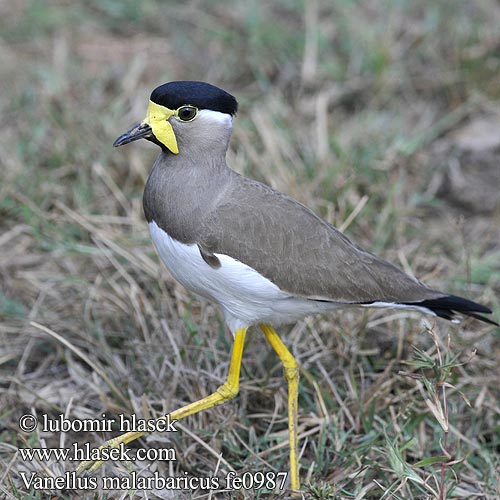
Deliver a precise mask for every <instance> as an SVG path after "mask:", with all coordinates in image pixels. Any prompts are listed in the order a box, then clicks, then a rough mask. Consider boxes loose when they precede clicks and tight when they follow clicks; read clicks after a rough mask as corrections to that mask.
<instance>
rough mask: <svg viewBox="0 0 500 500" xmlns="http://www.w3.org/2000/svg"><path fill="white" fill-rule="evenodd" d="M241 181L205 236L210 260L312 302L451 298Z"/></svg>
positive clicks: (295, 206)
mask: <svg viewBox="0 0 500 500" xmlns="http://www.w3.org/2000/svg"><path fill="white" fill-rule="evenodd" d="M235 176H237V177H235V178H234V180H233V181H232V182H231V183H230V186H229V188H228V189H227V190H226V192H225V194H226V196H225V197H224V199H223V200H221V201H220V202H219V203H218V205H217V207H216V208H215V210H214V211H213V212H212V213H211V214H210V216H209V217H208V218H207V219H206V220H205V221H204V223H203V226H202V228H201V239H200V241H199V243H200V244H201V245H202V247H203V248H204V249H206V251H207V252H210V253H212V254H213V253H222V254H226V255H229V256H231V257H233V258H235V259H238V260H240V261H241V262H244V263H245V264H247V265H249V266H251V267H252V268H254V269H256V270H257V271H258V272H259V273H261V274H262V275H263V276H265V277H267V278H268V279H270V280H271V281H272V282H273V283H275V284H276V285H278V286H279V287H280V288H281V289H282V290H284V291H287V292H289V293H290V294H293V295H299V296H302V297H307V298H311V299H318V300H328V301H333V302H341V303H369V302H374V301H384V302H399V303H401V302H418V301H422V300H428V299H436V298H440V297H443V296H445V294H443V293H441V292H438V291H435V290H432V289H431V288H429V287H427V286H426V285H424V284H422V283H421V282H419V281H417V280H415V279H414V278H412V277H411V276H409V275H407V274H406V273H404V272H403V271H401V270H400V269H398V268H397V267H396V266H394V265H392V264H390V263H389V262H386V261H384V260H382V259H380V258H379V257H377V256H375V255H373V254H371V253H370V252H367V251H365V250H363V249H362V248H360V247H359V246H357V245H356V244H354V243H352V242H351V241H350V240H349V239H348V238H347V237H346V236H344V235H343V234H342V233H340V232H339V231H338V230H337V229H335V228H334V227H333V226H332V225H330V224H328V223H327V222H326V221H324V220H323V219H321V218H320V217H318V216H317V215H315V214H314V213H313V212H312V211H311V210H309V209H308V208H307V207H305V206H304V205H302V204H300V203H298V202H297V201H295V200H293V199H291V198H289V197H288V196H285V195H283V194H281V193H278V192H276V191H274V190H273V189H271V188H269V187H268V186H265V185H263V184H261V183H258V182H256V181H253V180H251V179H247V178H245V177H241V176H239V175H237V174H235ZM249 207H253V208H249ZM231 234H244V235H245V238H240V239H237V238H233V237H231V236H230V235H231Z"/></svg>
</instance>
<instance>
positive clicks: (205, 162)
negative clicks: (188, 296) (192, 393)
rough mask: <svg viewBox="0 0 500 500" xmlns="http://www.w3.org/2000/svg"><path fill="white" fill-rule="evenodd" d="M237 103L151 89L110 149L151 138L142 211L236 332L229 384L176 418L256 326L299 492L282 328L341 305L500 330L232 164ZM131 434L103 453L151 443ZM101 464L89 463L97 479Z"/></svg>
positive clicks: (203, 86) (185, 89) (477, 310)
mask: <svg viewBox="0 0 500 500" xmlns="http://www.w3.org/2000/svg"><path fill="white" fill-rule="evenodd" d="M237 111H238V103H237V101H236V99H235V98H234V97H233V96H232V95H231V94H229V93H228V92H226V91H225V90H222V89H220V88H218V87H216V86H214V85H211V84H209V83H205V82H199V81H174V82H169V83H165V84H163V85H160V86H159V87H157V88H155V89H154V90H153V91H152V93H151V96H150V100H149V105H148V108H147V113H146V118H145V119H144V120H143V121H142V122H140V123H139V124H137V125H135V126H134V127H132V128H131V129H130V130H128V131H127V132H125V133H124V134H122V135H121V136H120V137H118V139H116V141H115V142H114V144H113V145H114V146H115V147H118V146H123V145H125V144H128V143H131V142H133V141H137V140H138V139H146V140H148V141H150V142H152V143H154V144H155V145H157V146H159V147H160V148H161V152H160V154H159V156H158V158H157V159H156V161H155V163H154V165H153V168H152V170H151V172H150V175H149V178H148V180H147V182H146V185H145V189H144V195H143V207H144V214H145V217H146V220H147V223H148V225H149V230H150V233H151V237H152V240H153V243H154V245H155V247H156V250H157V252H158V254H159V256H160V258H161V260H162V261H163V262H164V264H165V265H166V267H167V268H168V270H169V271H170V273H171V274H172V276H173V277H174V278H175V279H176V280H177V281H179V282H180V283H181V284H182V285H183V286H184V287H185V288H187V289H188V290H190V291H191V292H194V293H195V294H197V295H200V296H202V297H205V298H207V299H209V300H211V301H213V302H215V303H217V304H218V305H219V306H220V308H221V309H222V312H223V315H224V319H225V322H226V324H227V327H228V328H229V330H230V331H231V333H232V335H233V338H234V340H233V347H232V353H231V358H230V365H229V372H228V376H227V379H226V381H225V382H224V383H223V384H222V385H221V386H220V387H219V388H217V390H216V391H214V392H213V393H212V394H210V395H208V396H207V397H204V398H202V399H200V400H199V401H195V402H193V403H191V404H188V405H186V406H184V407H182V408H180V409H178V410H175V411H173V412H171V413H170V414H169V417H170V418H171V419H172V420H179V419H181V418H184V417H186V416H188V415H192V414H195V413H198V412H200V411H202V410H207V409H209V408H211V407H213V406H215V405H218V404H221V403H224V402H225V401H228V400H230V399H232V398H234V397H235V396H236V395H237V394H238V391H239V377H240V367H241V363H242V356H243V349H244V344H245V335H246V332H247V330H248V328H250V327H253V326H257V327H259V328H260V330H261V331H262V333H263V334H264V336H265V338H266V339H267V341H269V343H270V345H271V346H272V348H273V349H274V351H275V352H276V354H277V356H278V358H279V359H280V360H281V363H282V365H283V368H284V376H285V379H286V381H287V384H288V433H289V448H290V453H289V473H290V475H289V484H290V489H291V490H293V491H296V492H298V491H300V476H299V463H298V437H297V418H298V387H299V385H298V384H299V365H298V363H297V361H296V360H295V358H294V356H293V355H292V354H291V352H290V351H289V350H288V349H287V347H286V346H285V344H284V343H283V341H282V340H281V338H280V337H279V335H278V333H277V332H276V330H275V327H277V326H279V325H281V324H285V323H293V322H296V321H298V320H299V319H301V318H303V317H305V316H308V315H311V314H316V313H325V312H328V311H332V310H335V309H338V308H342V307H360V308H367V307H387V308H391V307H402V308H406V309H415V310H418V311H421V312H423V313H426V314H431V315H434V316H438V317H441V318H444V319H446V320H450V321H458V320H459V317H460V316H461V315H464V316H471V317H473V318H476V319H478V320H481V321H484V322H486V323H489V324H492V325H497V326H498V324H497V323H496V322H495V321H493V320H491V319H488V318H486V317H484V316H483V314H491V313H492V311H491V309H489V308H488V307H486V306H484V305H481V304H478V303H476V302H473V301H471V300H468V299H466V298H462V297H459V296H456V295H450V294H448V293H444V292H441V291H439V290H435V289H433V288H431V287H429V286H427V285H425V284H424V283H422V282H420V281H418V280H417V279H416V278H415V277H413V276H410V275H408V274H406V273H405V272H404V271H402V270H401V269H399V268H398V267H396V266H395V265H393V264H391V263H389V262H387V261H386V260H383V259H381V258H379V257H377V256H376V255H375V254H373V253H371V252H369V251H367V250H364V249H363V248H361V247H360V246H358V245H357V244H356V243H354V242H352V241H351V240H350V239H349V238H347V236H345V235H344V234H343V233H342V232H340V231H339V230H337V229H336V228H335V227H334V226H333V225H331V224H330V223H328V222H326V221H325V220H323V219H322V218H320V217H319V216H318V215H316V214H315V213H314V212H313V211H312V210H310V209H309V208H307V207H306V206H305V205H303V204H301V203H299V202H298V201H296V200H294V199H293V198H291V197H289V196H287V195H286V194H283V193H281V192H278V191H277V190H275V189H273V188H271V187H269V186H267V185H265V184H263V183H261V182H258V181H256V180H253V179H250V178H248V177H245V176H243V175H240V174H239V173H237V172H236V171H234V170H232V169H231V168H230V167H229V166H228V165H227V163H226V152H227V149H228V145H229V141H230V137H231V132H232V127H233V119H234V118H235V116H236V114H237ZM144 434H145V433H144V432H129V433H126V434H122V435H120V436H118V437H116V438H113V439H111V440H109V441H108V442H107V443H105V445H103V446H111V447H117V446H118V445H120V444H122V443H124V444H126V443H129V442H131V441H133V440H135V439H137V438H138V437H140V436H142V435H144ZM100 464H101V462H91V461H89V462H82V464H80V466H79V468H78V470H79V472H82V471H85V470H86V471H94V470H96V468H97V467H99V465H100Z"/></svg>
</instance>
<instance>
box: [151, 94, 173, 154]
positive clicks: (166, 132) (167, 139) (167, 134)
mask: <svg viewBox="0 0 500 500" xmlns="http://www.w3.org/2000/svg"><path fill="white" fill-rule="evenodd" d="M176 114H177V111H176V110H175V111H174V110H172V109H168V108H166V107H165V106H160V105H159V104H156V103H154V102H153V101H149V106H148V111H147V113H146V118H145V119H144V120H143V121H142V123H143V124H147V125H149V126H150V127H151V130H152V131H153V134H154V136H155V137H156V139H157V140H158V141H160V142H161V143H162V144H163V145H164V146H165V147H167V148H168V149H169V150H170V151H172V153H174V154H178V153H179V148H178V146H177V139H176V138H175V133H174V129H173V128H172V125H171V124H170V122H169V121H168V120H169V118H171V117H172V116H175V115H176Z"/></svg>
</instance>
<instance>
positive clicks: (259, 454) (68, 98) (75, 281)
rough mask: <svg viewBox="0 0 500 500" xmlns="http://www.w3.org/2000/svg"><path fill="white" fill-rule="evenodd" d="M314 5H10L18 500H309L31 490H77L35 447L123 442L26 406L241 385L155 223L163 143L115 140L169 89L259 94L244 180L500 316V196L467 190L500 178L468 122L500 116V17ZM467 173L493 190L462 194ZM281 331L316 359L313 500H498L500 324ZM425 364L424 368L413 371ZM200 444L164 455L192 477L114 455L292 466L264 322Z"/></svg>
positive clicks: (307, 390)
mask: <svg viewBox="0 0 500 500" xmlns="http://www.w3.org/2000/svg"><path fill="white" fill-rule="evenodd" d="M304 3H305V5H304V4H303V3H302V2H298V1H285V0H280V1H277V2H272V3H271V2H243V1H239V0H238V1H235V2H231V3H228V2H185V3H182V4H181V2H179V4H178V5H174V3H173V4H172V5H170V4H166V3H162V2H160V1H154V0H147V1H143V2H135V1H132V0H126V1H124V2H118V1H115V0H106V1H103V2H97V1H90V2H85V3H83V2H81V3H78V2H76V3H68V2H62V1H59V0H55V1H54V2H37V1H28V0H26V1H21V0H19V1H17V2H8V3H4V4H2V5H1V6H0V30H1V35H2V38H1V39H0V54H1V60H2V65H1V69H0V75H1V79H2V93H1V95H0V106H1V108H0V109H1V116H2V123H3V124H4V126H3V128H2V134H1V135H0V147H1V151H2V155H1V163H2V167H1V172H2V182H1V184H0V227H1V232H0V255H1V257H0V284H1V288H0V319H1V325H0V419H1V420H0V492H2V493H1V494H2V495H4V497H5V498H7V499H12V498H14V499H28V498H34V499H37V498H40V499H41V498H49V497H50V498H52V497H56V498H99V499H101V498H102V499H105V498H109V499H111V498H127V497H128V498H186V499H187V498H207V499H208V498H222V497H225V496H227V497H228V498H234V499H244V498H287V497H288V495H287V494H286V492H283V493H281V494H276V495H274V496H273V495H271V494H270V493H268V492H265V491H260V492H254V491H246V492H245V491H239V492H226V493H221V492H216V493H214V492H212V493H210V492H204V491H180V492H179V491H177V492H173V493H172V492H164V491H163V492H161V491H146V492H141V491H128V492H127V491H124V492H116V491H114V492H108V493H105V492H87V493H85V492H82V491H80V492H72V491H59V492H58V495H56V494H55V493H54V494H49V493H48V492H44V491H35V490H30V489H29V488H26V487H25V486H24V484H23V482H22V480H21V478H20V475H19V473H20V471H23V470H24V471H31V470H33V471H41V473H42V474H44V475H47V476H51V475H52V476H58V475H61V474H63V473H64V471H66V470H67V471H70V470H72V469H73V468H74V466H75V464H74V463H71V462H68V463H63V462H57V461H49V462H39V463H35V462H33V463H28V462H23V461H22V459H21V457H20V456H19V454H18V453H16V450H17V449H18V448H20V447H40V446H44V447H45V446H47V447H58V446H60V447H64V446H68V445H69V444H70V443H72V442H74V441H78V442H80V443H84V442H91V443H92V444H97V443H99V442H101V441H102V440H103V438H104V437H106V436H103V435H102V434H100V433H96V434H90V435H89V434H85V433H80V434H72V433H68V434H64V433H48V432H46V433H43V432H40V431H37V432H35V433H33V434H25V433H22V432H20V431H19V427H18V420H19V417H20V416H21V415H22V414H24V413H33V414H37V415H39V416H41V415H42V414H48V415H50V416H52V417H54V416H55V415H58V414H61V413H62V414H65V415H67V416H68V417H69V418H71V419H76V418H95V417H98V416H100V415H101V414H102V413H103V412H105V413H106V415H108V416H109V417H114V416H116V415H118V414H120V413H124V414H130V413H132V412H133V413H136V414H137V415H139V416H140V417H144V418H150V417H157V416H159V415H161V414H163V413H165V412H167V411H168V410H171V409H174V408H177V407H179V406H181V405H184V404H186V403H187V402H190V401H194V400H196V399H199V398H200V397H203V396H205V395H207V394H208V393H210V392H211V391H212V390H214V389H215V388H216V387H217V386H218V385H219V384H220V383H221V382H222V381H223V380H224V378H225V375H226V371H227V367H228V362H229V352H230V347H231V340H230V338H229V335H228V333H227V331H226V330H225V328H224V324H223V320H222V317H221V315H220V313H219V311H218V310H217V308H216V307H214V306H213V305H211V304H208V303H201V302H199V301H198V300H197V299H195V298H193V297H191V296H190V295H189V294H188V293H187V292H186V291H185V290H184V289H183V288H182V287H181V286H179V285H178V284H176V283H175V282H174V281H173V279H172V278H171V277H170V276H169V275H168V273H167V271H166V270H165V269H164V268H163V267H162V266H161V265H160V263H159V261H158V258H157V256H156V254H155V253H154V250H153V247H152V244H151V242H150V240H149V235H148V233H147V228H146V225H145V223H144V221H143V216H142V208H141V194H142V188H143V185H144V182H145V180H146V178H147V175H148V171H149V168H150V165H152V162H153V160H154V157H155V155H156V153H157V152H156V151H155V149H154V148H153V147H152V146H151V145H149V144H143V145H137V146H135V147H128V148H122V149H121V150H117V151H113V150H112V148H111V146H110V144H111V143H112V141H113V140H114V138H115V137H117V136H118V135H119V134H120V133H122V132H123V131H124V130H126V129H127V127H128V126H129V125H131V124H132V123H133V122H134V121H136V120H138V119H140V118H142V115H143V113H144V110H145V106H146V103H147V97H148V93H149V91H150V90H151V89H152V88H153V87H155V86H156V85H158V84H159V83H162V82H164V81H169V80H174V79H201V80H206V81H210V82H213V83H215V84H219V85H220V86H222V87H224V88H226V89H227V90H229V91H230V92H232V93H233V94H235V95H236V96H237V97H238V98H239V100H240V104H241V106H240V113H239V116H238V119H237V122H236V128H235V132H234V138H233V141H232V145H231V150H230V153H229V161H230V164H231V165H232V166H233V167H234V168H235V169H236V170H238V171H240V172H243V173H245V174H246V175H249V176H252V177H254V178H257V179H259V180H263V181H264V182H267V183H268V184H271V185H273V186H274V187H276V188H278V189H280V190H282V191H285V192H287V193H289V194H290V195H292V196H294V197H295V198H297V199H299V200H300V201H302V202H304V203H306V204H307V205H309V206H310V207H311V208H313V209H314V210H315V211H317V212H318V213H320V214H321V215H322V216H323V217H325V218H326V219H328V220H329V221H331V222H333V223H335V224H336V225H337V226H339V227H343V228H344V229H345V230H346V232H347V233H348V234H349V235H350V236H352V237H353V238H354V239H355V240H356V241H358V242H359V243H361V244H362V245H364V246H365V247H367V248H370V249H371V250H373V251H376V252H378V253H380V254H382V255H384V256H385V257H386V258H388V259H390V260H391V261H393V262H395V263H397V264H398V265H400V266H402V267H404V268H405V269H406V270H407V271H409V272H413V273H414V274H415V275H417V276H419V277H420V278H421V279H423V280H425V281H427V282H428V283H429V284H431V285H433V286H435V287H437V288H441V289H446V290H449V291H450V292H453V293H458V294H463V295H467V296H469V297H470V298H473V299H476V300H478V301H481V302H484V303H486V304H488V305H491V306H492V307H493V308H494V309H495V310H496V317H497V318H498V311H499V305H500V304H499V298H498V297H499V295H498V294H499V290H500V265H499V262H500V237H499V231H498V228H499V227H500V211H499V207H500V205H499V203H498V197H497V198H495V196H498V195H497V189H493V190H490V191H488V186H489V185H491V182H489V183H488V182H487V181H486V182H485V183H483V185H486V187H483V188H480V190H479V195H478V196H476V198H475V199H476V204H474V203H472V202H470V200H468V201H467V203H465V202H464V201H463V196H462V195H461V194H460V193H462V192H465V193H469V192H471V190H472V188H473V187H474V183H475V182H476V180H478V179H479V180H481V179H485V178H486V177H484V176H486V175H490V174H491V175H493V176H494V175H496V174H495V172H497V171H498V165H499V160H500V157H499V155H498V151H499V150H500V149H499V144H498V142H496V143H495V137H497V135H498V130H499V128H498V127H497V128H496V129H495V127H494V125H492V127H490V128H489V129H488V130H490V133H489V135H488V133H483V134H481V136H480V137H479V139H482V141H483V142H482V143H481V141H480V145H479V146H478V147H476V149H474V148H473V149H472V150H470V148H469V150H467V151H465V149H464V148H465V146H464V145H463V137H464V134H465V137H466V138H467V137H470V135H471V132H467V130H469V129H467V126H468V125H467V124H470V123H474V122H475V121H476V120H479V119H488V120H490V123H493V124H494V123H496V124H497V125H498V124H499V123H500V119H499V118H498V114H499V111H498V110H499V99H500V94H499V92H498V89H499V88H500V79H499V76H498V75H499V74H500V71H499V69H500V58H499V48H500V38H499V33H498V26H500V7H499V5H498V3H497V2H494V1H493V0H484V1H481V2H474V3H471V2H466V1H462V0H457V1H456V2H453V3H450V2H446V1H444V0H443V1H438V2H435V1H431V0H429V1H427V0H424V1H421V2H411V1H409V0H408V1H400V2H395V1H388V2H383V3H381V4H380V5H379V4H375V3H371V2H359V3H356V4H354V3H352V2H349V1H342V0H339V1H337V2H321V1H319V0H317V1H311V2H304ZM491 130H493V132H491ZM460 133H461V134H462V136H460V137H462V139H460V140H461V141H462V142H460V140H458V139H457V137H459V135H457V134H460ZM467 134H468V135H467ZM488 139H491V140H490V142H488ZM497 139H498V137H497ZM471 151H472V152H471ZM478 155H479V156H478ZM479 157H480V158H481V161H479V160H478V158H479ZM464 158H465V160H464ZM485 158H486V159H485ZM488 158H489V160H488ZM464 161H465V162H466V163H465V164H464ZM477 165H480V166H481V170H479V169H478V168H475V167H476V166H477ZM457 176H458V177H457ZM488 179H489V177H488ZM464 182H465V186H469V185H470V186H471V190H468V189H462V191H456V190H454V186H456V185H457V183H458V184H460V183H462V184H461V185H462V186H463V185H464ZM457 193H458V194H457ZM461 196H462V198H461ZM477 200H479V202H478V201H477ZM483 201H484V205H482V202H483ZM484 207H486V208H485V209H484V210H483V209H482V208H484ZM280 332H282V333H283V334H284V338H285V339H286V343H287V345H288V346H289V348H290V349H291V350H292V352H293V353H294V354H295V355H296V357H297V359H298V360H299V362H300V364H301V367H302V369H303V377H302V384H301V392H300V407H301V412H300V418H299V432H300V436H301V455H302V457H301V465H302V470H301V475H302V477H303V479H304V485H307V484H308V483H310V484H311V487H310V489H309V492H308V494H307V497H308V498H315V499H320V498H338V499H344V498H345V499H362V498H367V499H380V498H387V499H389V498H391V499H422V498H448V499H465V498H473V499H494V498H498V495H499V494H500V493H499V481H500V478H499V476H500V426H499V421H500V391H499V387H498V381H499V380H500V370H499V363H498V359H499V358H500V345H499V336H498V329H497V330H495V329H492V328H491V327H489V326H487V325H483V324H480V323H478V322H475V321H465V322H463V323H462V324H461V325H460V326H455V325H451V324H448V323H446V322H444V321H437V322H433V320H432V318H431V319H429V318H426V319H422V318H421V316H419V315H415V314H410V313H406V312H400V311H396V312H394V311H377V310H375V311H369V312H365V313H363V312H358V311H345V312H343V313H339V314H336V315H332V316H329V317H317V318H311V319H307V320H305V321H303V322H301V323H299V324H297V325H294V326H293V327H286V328H281V329H280ZM430 333H431V334H430ZM449 339H451V340H449ZM412 345H414V346H417V347H418V348H419V349H420V350H421V351H422V352H423V353H425V354H422V353H420V354H418V353H415V352H414V351H413V350H412V348H411V346H412ZM473 353H476V354H475V355H472V354H473ZM415 356H417V359H419V360H420V362H421V364H420V365H418V366H417V365H415V364H413V365H408V364H407V362H408V361H411V360H415ZM454 356H458V358H457V359H455V358H454ZM422 363H423V364H422ZM400 372H404V373H403V374H401V373H400ZM429 402H430V403H429ZM447 427H448V429H449V431H448V433H447V437H445V432H444V430H443V428H447ZM180 429H181V432H178V433H177V434H176V435H174V436H171V435H168V436H166V435H162V434H154V435H152V436H150V437H148V438H146V439H144V440H142V444H140V445H141V446H145V445H146V444H147V445H148V446H152V447H174V448H175V450H176V452H177V461H176V462H172V463H168V462H167V463H163V462H155V463H151V464H147V463H145V462H136V463H132V464H128V463H127V464H112V463H108V464H106V466H105V468H104V471H105V472H106V473H107V474H110V473H112V472H117V471H126V470H130V469H131V470H135V471H141V474H143V475H146V474H148V473H154V471H158V472H159V473H160V474H162V475H164V476H166V475H170V476H184V475H185V473H188V474H189V475H191V476H194V477H204V476H209V475H213V474H215V475H218V476H219V477H223V476H224V475H225V474H226V473H227V472H228V471H230V470H232V469H234V470H236V471H237V472H239V473H243V472H245V471H258V470H260V471H285V470H287V467H288V464H287V460H288V451H287V443H286V388H285V384H284V381H283V380H282V370H281V367H280V366H279V364H278V363H277V360H276V358H275V356H274V354H273V353H272V352H271V351H270V349H269V348H268V346H267V345H266V344H265V342H263V339H262V338H261V336H260V335H259V334H258V332H257V331H254V332H252V334H251V337H250V341H249V342H248V345H247V347H246V351H245V358H244V366H243V373H242V380H241V392H240V395H239V397H238V398H237V399H235V400H233V402H231V403H229V404H226V405H224V406H220V407H217V408H214V409H212V410H210V411H207V412H205V413H202V414H199V415H196V416H193V417H190V418H188V419H186V420H185V421H183V422H182V425H181V426H180ZM436 457H437V458H436ZM144 469H147V470H144ZM148 471H149V472H148Z"/></svg>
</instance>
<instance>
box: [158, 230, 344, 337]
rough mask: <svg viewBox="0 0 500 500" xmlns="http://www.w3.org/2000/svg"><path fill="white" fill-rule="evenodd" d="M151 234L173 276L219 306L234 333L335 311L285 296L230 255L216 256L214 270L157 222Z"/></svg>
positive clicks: (195, 249) (193, 248) (192, 247)
mask: <svg viewBox="0 0 500 500" xmlns="http://www.w3.org/2000/svg"><path fill="white" fill-rule="evenodd" d="M149 230H150V232H151V237H152V239H153V242H154V244H155V247H156V249H157V251H158V254H159V255H160V257H161V259H162V260H163V262H164V263H165V265H166V266H167V268H168V270H169V271H170V273H171V274H172V276H173V277H174V278H175V279H176V280H177V281H179V283H181V284H182V285H183V286H185V287H186V288H187V289H188V290H191V291H193V292H195V293H197V294H199V295H202V296H203V297H206V298H208V299H211V300H213V301H215V302H217V303H219V304H220V306H221V307H222V309H223V311H224V316H225V319H226V322H227V324H228V326H229V328H230V329H231V331H232V332H233V333H234V332H235V331H236V329H237V328H241V327H246V326H251V325H254V324H256V323H271V324H279V323H290V322H294V321H296V320H297V319H299V318H302V317H304V316H306V315H308V314H312V313H317V312H322V311H326V310H329V309H333V308H334V307H336V306H335V304H332V303H325V302H316V301H313V300H308V299H304V298H299V297H294V296H293V295H290V294H288V293H286V292H283V291H281V290H280V288H279V287H278V286H276V285H275V284H274V283H273V282H271V281H270V280H268V279H267V278H265V277H264V276H262V275H261V274H259V273H258V272H257V271H255V269H252V268H251V267H249V266H247V265H246V264H243V263H242V262H240V261H238V260H236V259H233V258H232V257H229V256H228V255H223V254H215V255H216V256H217V258H218V259H219V261H220V263H221V266H220V267H219V268H218V269H214V268H212V267H210V266H209V265H208V264H207V263H206V262H205V261H204V260H203V258H202V256H201V255H200V251H199V249H198V246H197V245H196V244H193V245H186V244H184V243H180V242H179V241H176V240H174V239H173V238H171V237H170V236H169V235H168V234H167V233H166V232H165V231H163V229H161V228H160V227H159V226H158V225H157V224H156V222H155V221H151V222H150V223H149Z"/></svg>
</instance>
